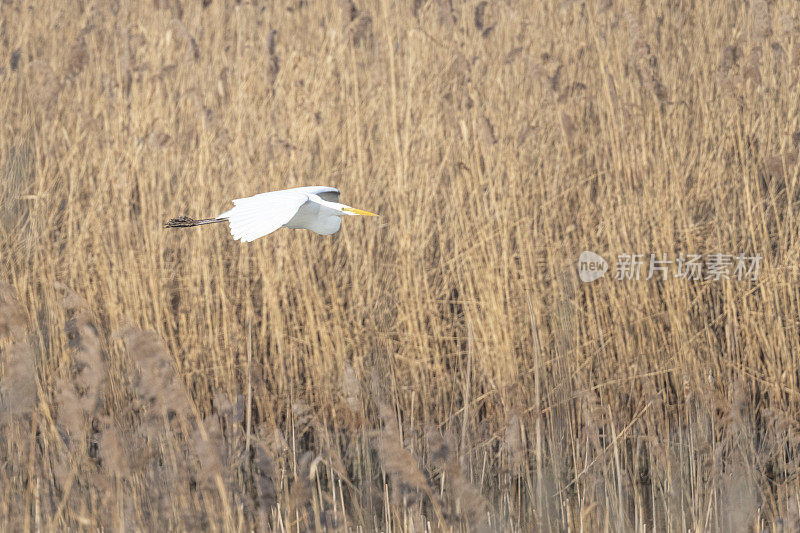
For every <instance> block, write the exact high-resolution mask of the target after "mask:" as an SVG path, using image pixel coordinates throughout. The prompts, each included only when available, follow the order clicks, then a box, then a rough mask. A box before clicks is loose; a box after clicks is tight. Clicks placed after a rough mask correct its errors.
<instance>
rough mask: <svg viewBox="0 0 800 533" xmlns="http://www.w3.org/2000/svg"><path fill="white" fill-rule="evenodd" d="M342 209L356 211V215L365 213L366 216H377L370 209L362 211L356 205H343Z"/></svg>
mask: <svg viewBox="0 0 800 533" xmlns="http://www.w3.org/2000/svg"><path fill="white" fill-rule="evenodd" d="M342 211H349V212H350V213H355V214H356V215H364V216H365V217H376V216H378V215H376V214H375V213H370V212H369V211H362V210H361V209H356V208H355V207H343V208H342Z"/></svg>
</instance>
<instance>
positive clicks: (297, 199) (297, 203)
mask: <svg viewBox="0 0 800 533" xmlns="http://www.w3.org/2000/svg"><path fill="white" fill-rule="evenodd" d="M309 188H310V187H309ZM326 188H327V187H326ZM334 190H335V189H334ZM307 201H308V194H307V193H306V192H305V191H300V190H297V189H288V190H285V191H274V192H265V193H262V194H257V195H255V196H251V197H249V198H238V199H236V200H234V201H233V205H234V207H233V209H231V210H229V211H225V212H224V213H222V214H221V215H219V216H218V217H217V218H227V219H228V222H229V223H230V226H231V235H233V238H234V239H237V240H241V241H242V242H252V241H254V240H256V239H258V238H259V237H263V236H264V235H269V234H270V233H272V232H273V231H275V230H276V229H278V228H280V227H281V226H283V225H284V224H286V223H287V222H289V221H290V220H291V219H292V217H293V216H294V215H295V214H296V213H297V210H298V209H300V207H301V206H302V205H303V204H305V203H306V202H307Z"/></svg>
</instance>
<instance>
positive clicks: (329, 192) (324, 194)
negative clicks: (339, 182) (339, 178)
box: [289, 185, 339, 202]
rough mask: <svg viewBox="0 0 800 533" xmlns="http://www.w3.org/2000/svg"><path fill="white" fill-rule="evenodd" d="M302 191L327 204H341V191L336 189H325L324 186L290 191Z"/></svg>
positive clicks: (298, 188)
mask: <svg viewBox="0 0 800 533" xmlns="http://www.w3.org/2000/svg"><path fill="white" fill-rule="evenodd" d="M289 190H294V191H300V192H304V193H307V194H316V195H317V196H319V197H320V198H322V199H323V200H325V201H326V202H339V189H337V188H336V187H325V186H324V185H312V186H310V187H297V188H295V189H289Z"/></svg>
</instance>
